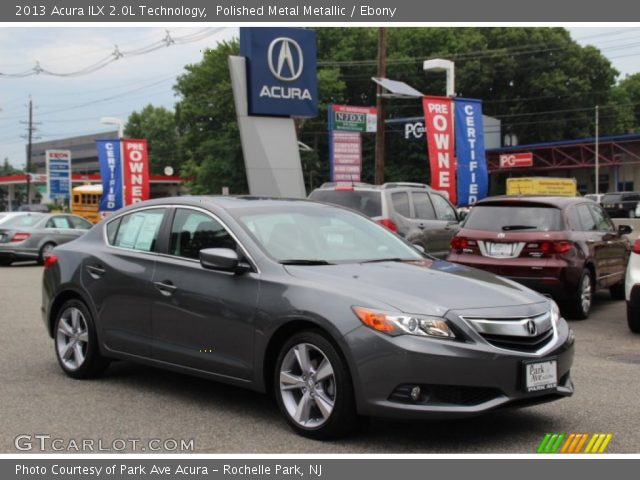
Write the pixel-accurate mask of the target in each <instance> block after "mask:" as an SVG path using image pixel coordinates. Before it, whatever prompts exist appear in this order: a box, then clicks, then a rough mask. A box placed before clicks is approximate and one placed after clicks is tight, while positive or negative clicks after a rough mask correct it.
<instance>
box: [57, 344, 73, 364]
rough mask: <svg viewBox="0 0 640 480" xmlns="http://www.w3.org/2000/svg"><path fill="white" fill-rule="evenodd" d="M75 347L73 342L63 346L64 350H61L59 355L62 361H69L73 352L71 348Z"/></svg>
mask: <svg viewBox="0 0 640 480" xmlns="http://www.w3.org/2000/svg"><path fill="white" fill-rule="evenodd" d="M74 345H75V343H74V342H69V343H67V344H66V345H65V346H64V349H63V350H62V353H61V354H60V357H61V358H62V359H63V360H69V357H71V353H72V352H73V346H74Z"/></svg>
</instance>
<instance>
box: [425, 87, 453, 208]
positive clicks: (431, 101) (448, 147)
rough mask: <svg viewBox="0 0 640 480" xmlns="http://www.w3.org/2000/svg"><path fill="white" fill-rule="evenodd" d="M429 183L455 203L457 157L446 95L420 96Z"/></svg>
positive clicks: (448, 99) (449, 103)
mask: <svg viewBox="0 0 640 480" xmlns="http://www.w3.org/2000/svg"><path fill="white" fill-rule="evenodd" d="M422 107H423V110H424V117H425V125H426V135H427V146H428V151H429V164H430V166H431V186H432V187H433V188H434V189H436V190H441V191H445V192H447V194H448V195H449V200H450V201H451V203H453V204H455V203H457V191H456V159H455V152H454V148H455V147H454V137H453V104H452V101H451V99H450V98H447V97H423V98H422Z"/></svg>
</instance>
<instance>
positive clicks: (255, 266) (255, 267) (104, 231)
mask: <svg viewBox="0 0 640 480" xmlns="http://www.w3.org/2000/svg"><path fill="white" fill-rule="evenodd" d="M158 208H164V209H170V208H184V209H189V210H196V211H198V212H200V213H204V214H205V215H209V216H210V217H211V218H213V219H214V220H215V221H216V222H218V223H219V224H220V225H222V228H224V229H225V230H226V231H227V233H229V235H231V237H232V238H233V239H234V240H235V242H236V243H237V244H238V246H239V247H240V249H241V250H242V253H243V254H244V255H245V257H246V258H247V259H248V260H249V264H250V265H251V268H252V269H253V270H254V271H255V273H258V274H259V273H260V268H258V264H257V263H256V261H255V260H254V259H253V257H252V256H251V255H250V254H249V252H248V250H247V249H246V248H245V246H244V245H243V244H242V243H241V242H240V240H239V239H238V237H237V236H236V234H235V233H234V232H233V231H232V230H231V229H230V228H229V226H228V225H227V224H226V223H225V222H224V221H223V220H222V219H220V217H218V216H217V215H216V214H214V213H212V212H210V211H209V210H207V209H205V208H202V207H196V206H193V205H176V204H170V205H150V206H148V207H141V208H139V209H135V210H131V211H128V212H122V213H119V214H118V215H116V216H114V217H113V218H112V219H109V220H108V221H107V222H106V223H105V224H104V227H103V228H102V238H103V240H104V243H105V245H106V246H107V247H109V248H114V249H117V250H124V251H127V252H136V253H145V254H148V255H153V256H155V257H164V258H172V259H178V260H185V261H189V262H193V263H197V264H200V261H199V260H196V259H195V258H187V257H179V256H177V255H171V254H168V253H159V252H146V251H144V250H136V249H134V248H126V247H118V246H116V245H111V244H110V243H109V239H108V238H107V227H108V225H109V224H110V223H111V222H115V221H116V220H118V219H119V218H122V217H124V216H125V215H129V214H132V213H135V212H143V211H145V210H151V209H158ZM212 271H213V270H212Z"/></svg>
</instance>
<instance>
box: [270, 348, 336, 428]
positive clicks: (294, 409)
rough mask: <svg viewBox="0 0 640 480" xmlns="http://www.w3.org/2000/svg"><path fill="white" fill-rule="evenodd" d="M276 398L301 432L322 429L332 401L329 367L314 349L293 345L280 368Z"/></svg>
mask: <svg viewBox="0 0 640 480" xmlns="http://www.w3.org/2000/svg"><path fill="white" fill-rule="evenodd" d="M279 383H280V395H281V397H282V402H283V403H284V406H285V408H286V410H287V413H288V414H289V416H290V417H291V419H292V420H293V421H294V422H295V423H296V424H297V425H299V426H300V427H303V428H318V427H321V426H322V425H324V424H325V423H326V422H327V420H328V419H329V417H330V416H331V413H332V412H333V409H334V406H335V401H336V379H335V374H334V371H333V366H332V365H331V362H330V361H329V359H328V358H327V356H326V355H325V354H324V353H323V352H322V350H320V349H319V348H318V347H317V346H315V345H312V344H310V343H299V344H297V345H294V346H293V347H292V348H291V349H290V350H289V351H288V352H287V354H286V355H285V356H284V358H283V360H282V364H281V366H280V382H279Z"/></svg>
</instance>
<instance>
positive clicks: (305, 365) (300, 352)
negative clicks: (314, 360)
mask: <svg viewBox="0 0 640 480" xmlns="http://www.w3.org/2000/svg"><path fill="white" fill-rule="evenodd" d="M293 351H294V352H295V354H296V360H297V361H298V365H299V366H300V370H302V373H309V372H310V371H311V360H310V359H309V349H308V348H307V345H306V344H305V343H301V344H300V345H298V346H296V347H295V348H294V349H293Z"/></svg>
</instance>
